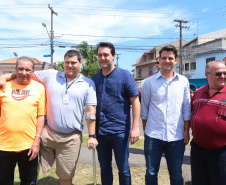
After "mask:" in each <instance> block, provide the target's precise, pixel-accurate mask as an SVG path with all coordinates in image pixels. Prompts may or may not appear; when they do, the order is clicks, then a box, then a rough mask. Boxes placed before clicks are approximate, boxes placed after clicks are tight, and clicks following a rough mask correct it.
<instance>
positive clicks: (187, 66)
mask: <svg viewBox="0 0 226 185" xmlns="http://www.w3.org/2000/svg"><path fill="white" fill-rule="evenodd" d="M184 67H185V71H189V63H186V64H185V65H184Z"/></svg>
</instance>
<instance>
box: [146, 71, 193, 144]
mask: <svg viewBox="0 0 226 185" xmlns="http://www.w3.org/2000/svg"><path fill="white" fill-rule="evenodd" d="M190 116H191V104H190V90H189V82H188V79H187V78H186V77H184V76H182V75H179V74H177V73H175V72H174V76H173V78H172V79H171V81H168V80H167V79H166V78H165V77H164V76H163V75H162V74H161V72H159V73H157V74H155V75H153V76H150V77H149V78H147V79H146V80H145V82H144V85H143V88H142V94H141V119H144V120H147V123H146V128H145V134H146V135H148V136H149V137H152V138H155V139H160V140H163V141H168V142H170V141H177V140H181V139H183V138H184V121H188V120H190Z"/></svg>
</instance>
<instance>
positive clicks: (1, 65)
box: [0, 58, 49, 75]
mask: <svg viewBox="0 0 226 185" xmlns="http://www.w3.org/2000/svg"><path fill="white" fill-rule="evenodd" d="M32 59H33V60H34V62H35V71H40V70H43V69H48V67H49V63H46V62H41V61H39V60H38V59H36V58H32ZM16 60H17V58H13V59H9V60H3V61H0V75H3V74H6V73H12V72H15V67H16Z"/></svg>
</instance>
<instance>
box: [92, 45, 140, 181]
mask: <svg viewBox="0 0 226 185" xmlns="http://www.w3.org/2000/svg"><path fill="white" fill-rule="evenodd" d="M97 52H98V63H99V65H100V67H101V71H100V72H98V73H96V74H95V75H94V76H93V78H92V80H93V81H94V83H95V85H96V93H97V108H96V115H97V120H96V127H97V140H98V142H99V145H98V146H97V152H98V159H99V163H100V167H101V181H102V184H103V185H111V184H113V174H112V166H111V163H112V150H113V151H114V155H115V160H116V163H117V166H118V170H119V183H120V184H121V185H129V184H131V176H130V169H129V161H128V159H129V140H130V142H131V144H134V143H135V142H136V141H138V140H139V119H140V115H139V114H140V102H139V98H138V90H137V87H136V83H135V80H134V78H133V76H132V75H131V74H130V73H129V72H128V71H126V70H124V69H120V68H118V67H116V66H115V65H114V58H115V48H114V45H113V44H111V43H108V42H101V43H99V44H98V46H97ZM131 103H132V113H133V126H132V130H131V131H130V105H131Z"/></svg>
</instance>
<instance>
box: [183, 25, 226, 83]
mask: <svg viewBox="0 0 226 185" xmlns="http://www.w3.org/2000/svg"><path fill="white" fill-rule="evenodd" d="M182 48H183V69H182V71H183V75H184V76H186V77H187V78H188V80H189V82H190V83H193V84H195V85H196V87H198V86H200V87H201V86H203V85H206V84H207V79H206V77H205V66H206V63H207V62H210V61H213V60H223V58H224V57H226V29H223V30H219V31H215V32H211V33H208V34H204V35H200V36H198V37H196V38H195V39H193V40H191V41H190V42H188V43H186V44H184V45H183V47H182Z"/></svg>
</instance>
